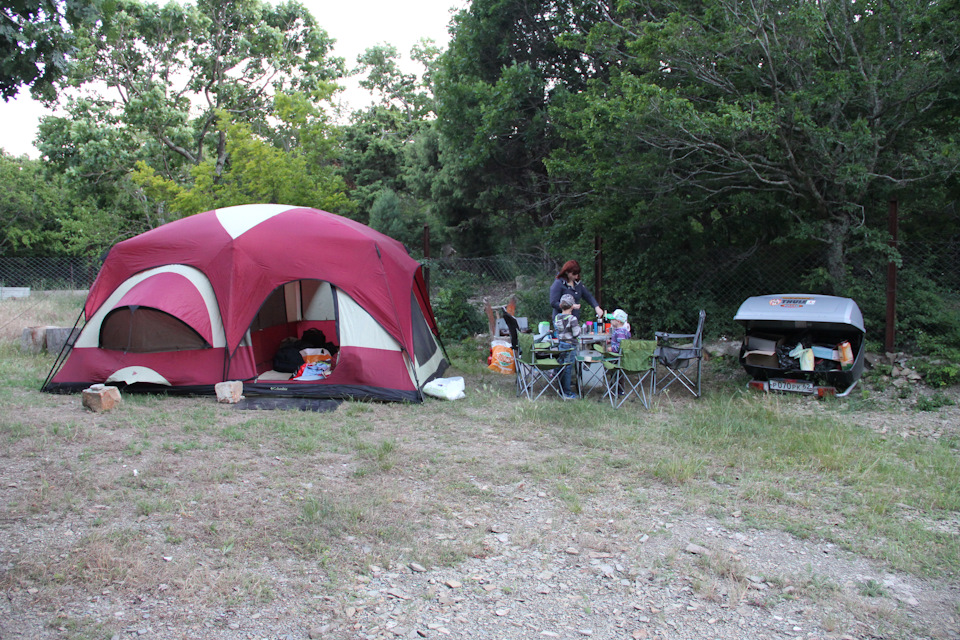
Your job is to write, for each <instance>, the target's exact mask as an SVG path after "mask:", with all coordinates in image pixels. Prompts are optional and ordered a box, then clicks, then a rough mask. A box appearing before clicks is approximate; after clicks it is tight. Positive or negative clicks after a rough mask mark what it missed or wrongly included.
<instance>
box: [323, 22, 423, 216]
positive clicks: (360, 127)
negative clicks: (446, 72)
mask: <svg viewBox="0 0 960 640" xmlns="http://www.w3.org/2000/svg"><path fill="white" fill-rule="evenodd" d="M438 53H439V51H438V49H437V48H436V46H434V45H433V43H432V42H431V41H429V40H422V41H421V42H420V43H419V44H418V45H417V46H415V47H414V49H413V52H412V57H413V59H414V60H416V61H417V62H419V63H420V64H421V65H422V66H423V69H424V71H423V72H422V77H423V78H429V77H430V73H431V69H432V68H433V66H434V65H435V60H436V57H437V55H438ZM357 62H358V66H357V68H356V69H355V70H354V73H355V74H361V75H365V77H364V78H363V79H362V80H361V81H360V85H361V86H362V87H364V88H366V89H368V90H369V91H371V93H372V94H373V95H374V97H375V98H376V103H375V104H371V105H370V106H369V107H367V108H365V109H362V110H359V111H355V112H354V113H353V114H352V116H351V119H350V123H349V124H348V125H347V126H346V127H344V129H343V132H342V141H343V153H342V156H341V158H342V163H343V164H342V171H343V175H344V176H345V177H347V178H348V179H349V180H350V182H351V183H352V184H353V186H354V189H353V192H352V194H351V196H352V198H353V199H354V200H356V202H357V203H358V206H359V211H360V213H359V216H360V217H361V218H364V216H365V215H366V214H368V213H370V212H371V211H372V207H373V206H374V202H375V200H376V199H377V198H378V197H379V194H380V193H381V192H383V191H385V190H386V191H391V192H394V193H412V191H411V190H410V188H409V187H408V186H407V185H406V184H405V176H406V175H408V173H409V172H408V171H407V170H406V163H407V161H408V153H407V149H408V148H409V147H410V146H411V144H413V143H414V141H415V140H416V139H417V138H418V137H419V136H420V135H421V134H422V133H423V131H424V130H425V129H426V128H427V127H429V126H430V122H431V120H432V118H431V116H432V110H433V97H432V95H431V93H430V91H429V87H428V86H427V85H426V84H425V82H426V80H420V79H418V76H417V74H414V73H407V72H404V71H402V70H401V69H400V56H399V54H398V52H397V50H396V48H395V47H393V46H390V45H378V46H375V47H371V48H370V49H367V51H366V52H364V53H363V54H362V55H360V56H358V58H357ZM404 200H405V201H406V202H407V203H408V206H409V205H410V204H411V202H410V198H409V197H407V198H404ZM417 208H419V209H423V208H425V205H418V207H417Z"/></svg>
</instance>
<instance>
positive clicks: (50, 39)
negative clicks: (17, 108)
mask: <svg viewBox="0 0 960 640" xmlns="http://www.w3.org/2000/svg"><path fill="white" fill-rule="evenodd" d="M113 6H114V0H66V1H65V2H64V1H63V0H9V1H6V2H4V3H3V5H0V97H3V99H4V100H10V99H11V98H13V97H14V96H16V95H17V94H18V93H19V92H20V89H21V88H23V87H28V88H29V89H30V91H31V93H33V95H34V97H36V98H38V99H41V100H45V101H52V100H54V99H55V98H56V94H57V86H58V84H59V83H60V81H61V80H62V79H63V77H64V76H65V75H66V73H67V69H68V65H69V62H70V57H71V55H72V54H73V53H74V51H75V35H76V33H78V32H83V31H85V30H87V29H90V28H92V27H93V26H94V25H96V24H97V23H98V22H99V21H101V20H102V19H103V18H109V16H110V14H111V13H112V12H113Z"/></svg>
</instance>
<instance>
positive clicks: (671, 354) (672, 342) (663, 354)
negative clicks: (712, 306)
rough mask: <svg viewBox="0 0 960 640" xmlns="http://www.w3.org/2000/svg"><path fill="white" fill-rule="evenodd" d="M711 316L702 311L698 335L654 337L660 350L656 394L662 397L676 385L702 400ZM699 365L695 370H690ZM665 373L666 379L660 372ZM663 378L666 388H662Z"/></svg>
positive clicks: (660, 332) (656, 333)
mask: <svg viewBox="0 0 960 640" xmlns="http://www.w3.org/2000/svg"><path fill="white" fill-rule="evenodd" d="M706 317H707V312H706V311H705V310H703V309H701V310H700V320H699V322H698V323H697V330H696V332H695V333H667V332H664V331H657V332H655V333H654V337H655V338H656V343H657V349H656V351H655V353H654V357H655V359H656V364H657V367H658V372H657V373H656V374H655V375H654V378H653V386H654V393H658V394H659V393H662V392H664V391H666V390H667V388H668V387H669V386H670V385H672V384H673V383H674V382H679V383H680V384H681V385H682V386H683V387H684V388H685V389H686V390H687V391H689V392H690V393H692V394H693V396H694V397H695V398H699V397H700V377H701V374H702V372H703V323H704V320H705V319H706ZM693 363H696V368H695V370H692V371H691V370H690V369H689V367H690V365H691V364H693ZM660 368H662V369H663V370H664V373H663V375H662V376H661V375H660V373H659V369H660ZM661 378H662V379H663V381H664V382H665V384H660V382H661Z"/></svg>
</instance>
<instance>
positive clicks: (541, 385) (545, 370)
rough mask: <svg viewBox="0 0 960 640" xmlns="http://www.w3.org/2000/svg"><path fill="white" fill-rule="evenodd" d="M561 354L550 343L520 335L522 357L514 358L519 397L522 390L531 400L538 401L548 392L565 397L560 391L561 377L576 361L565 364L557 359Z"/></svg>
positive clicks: (524, 334) (523, 334) (530, 336)
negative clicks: (535, 340)
mask: <svg viewBox="0 0 960 640" xmlns="http://www.w3.org/2000/svg"><path fill="white" fill-rule="evenodd" d="M560 354H561V352H560V350H559V349H558V348H557V346H556V345H555V344H553V343H550V342H534V339H533V336H532V335H530V334H527V333H521V334H520V357H519V358H517V357H514V363H515V364H516V367H517V389H518V393H517V395H520V393H519V392H520V390H522V391H523V392H524V394H525V395H526V396H527V398H529V399H530V400H537V399H539V398H540V397H541V396H542V395H543V394H545V393H547V392H548V391H553V392H554V393H556V394H557V395H558V396H560V397H562V396H563V391H562V390H561V389H560V376H561V374H562V373H563V370H564V369H565V368H567V367H572V366H575V365H576V361H573V362H567V363H563V362H560V361H559V360H558V359H557V358H558V357H559V356H560Z"/></svg>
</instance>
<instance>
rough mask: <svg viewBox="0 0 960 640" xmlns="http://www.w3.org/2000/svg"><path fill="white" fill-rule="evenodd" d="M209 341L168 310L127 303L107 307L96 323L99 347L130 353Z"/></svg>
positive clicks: (197, 346) (201, 344) (183, 348)
mask: <svg viewBox="0 0 960 640" xmlns="http://www.w3.org/2000/svg"><path fill="white" fill-rule="evenodd" d="M209 347H210V345H209V344H207V341H206V340H204V339H203V338H202V337H201V336H200V334H199V333H197V331H196V330H194V329H193V328H192V327H190V326H189V325H188V324H186V323H185V322H183V321H182V320H180V319H178V318H174V317H173V316H171V315H170V314H169V313H165V312H163V311H159V310H157V309H151V308H150V307H141V306H128V307H120V308H117V309H114V310H113V311H111V312H110V313H109V314H108V315H107V317H106V318H104V320H103V324H102V325H101V327H100V348H101V349H112V350H115V351H127V352H133V353H159V352H162V351H188V350H190V349H206V348H209Z"/></svg>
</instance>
